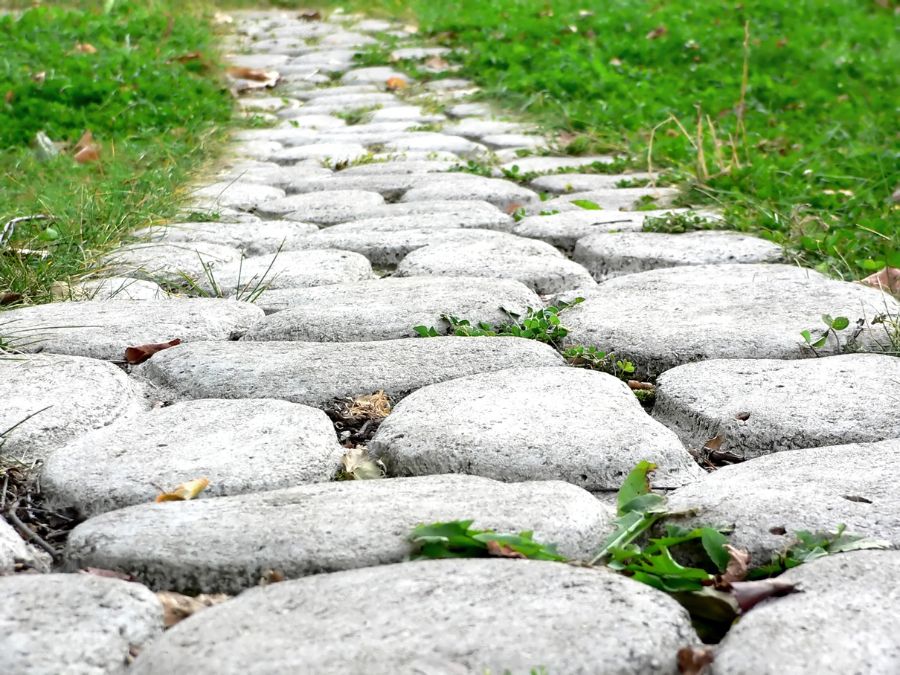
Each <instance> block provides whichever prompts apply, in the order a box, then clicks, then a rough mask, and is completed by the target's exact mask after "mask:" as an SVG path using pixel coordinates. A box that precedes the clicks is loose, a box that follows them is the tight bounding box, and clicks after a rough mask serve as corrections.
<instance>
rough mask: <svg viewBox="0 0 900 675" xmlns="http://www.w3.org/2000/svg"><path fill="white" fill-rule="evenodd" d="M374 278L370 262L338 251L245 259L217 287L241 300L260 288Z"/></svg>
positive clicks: (219, 275) (219, 277) (226, 270)
mask: <svg viewBox="0 0 900 675" xmlns="http://www.w3.org/2000/svg"><path fill="white" fill-rule="evenodd" d="M373 278H375V273H374V272H373V271H372V266H371V265H370V264H369V261H368V260H367V259H366V258H365V257H364V256H361V255H360V254H358V253H354V252H352V251H337V250H315V249H313V250H303V251H282V252H281V253H276V254H270V255H261V256H256V257H253V258H246V259H245V260H242V261H241V262H239V263H233V264H231V265H228V266H226V267H223V268H222V269H221V270H219V272H218V273H217V274H216V284H217V285H218V286H219V288H220V289H221V290H222V291H223V292H226V293H229V294H230V293H233V292H236V293H237V295H238V297H243V296H245V295H246V294H247V292H248V291H253V290H255V289H256V288H257V286H259V287H260V288H266V289H276V288H308V287H310V286H327V285H329V284H340V283H351V282H354V281H364V280H366V279H373Z"/></svg>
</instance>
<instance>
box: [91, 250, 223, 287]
mask: <svg viewBox="0 0 900 675" xmlns="http://www.w3.org/2000/svg"><path fill="white" fill-rule="evenodd" d="M240 257H241V252H240V251H239V250H238V249H236V248H233V247H231V246H223V245H221V244H211V243H208V242H205V241H196V242H178V243H169V242H151V243H139V244H129V245H127V246H121V247H119V248H117V249H115V250H113V251H112V252H111V253H109V254H108V255H106V256H105V257H104V258H103V265H104V267H105V269H107V270H108V271H109V272H111V273H113V274H116V275H119V276H128V277H134V278H135V279H145V280H149V281H156V282H166V283H172V284H178V283H181V282H183V281H184V277H185V275H187V276H189V277H192V278H197V277H204V276H206V270H207V269H211V270H214V269H217V268H218V267H220V266H222V265H225V264H227V263H230V262H233V261H235V260H238V259H239V258H240Z"/></svg>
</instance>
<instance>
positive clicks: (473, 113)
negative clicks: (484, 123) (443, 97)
mask: <svg viewBox="0 0 900 675" xmlns="http://www.w3.org/2000/svg"><path fill="white" fill-rule="evenodd" d="M492 113H493V111H492V110H491V107H490V106H489V105H488V104H487V103H457V104H456V105H454V106H450V108H448V109H447V114H448V115H449V116H450V117H457V118H463V117H490V116H491V114H492Z"/></svg>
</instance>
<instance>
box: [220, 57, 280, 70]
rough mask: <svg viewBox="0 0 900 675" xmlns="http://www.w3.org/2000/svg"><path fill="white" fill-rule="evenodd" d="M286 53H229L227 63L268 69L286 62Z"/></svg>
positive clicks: (241, 66)
mask: <svg viewBox="0 0 900 675" xmlns="http://www.w3.org/2000/svg"><path fill="white" fill-rule="evenodd" d="M289 59H290V56H288V55H287V54H230V55H229V56H228V63H229V64H231V65H233V66H238V67H240V68H253V69H260V70H270V69H272V68H278V66H281V65H284V64H285V63H287V62H288V60H289Z"/></svg>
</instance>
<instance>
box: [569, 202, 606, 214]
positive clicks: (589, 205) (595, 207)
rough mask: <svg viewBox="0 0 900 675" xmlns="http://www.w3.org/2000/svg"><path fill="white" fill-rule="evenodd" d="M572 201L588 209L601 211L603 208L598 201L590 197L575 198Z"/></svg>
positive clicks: (579, 206)
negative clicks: (593, 200)
mask: <svg viewBox="0 0 900 675" xmlns="http://www.w3.org/2000/svg"><path fill="white" fill-rule="evenodd" d="M571 203H572V204H574V205H575V206H577V207H578V208H580V209H585V210H586V211H599V210H600V208H601V207H600V205H599V204H598V203H597V202H592V201H591V200H590V199H573V200H572V201H571Z"/></svg>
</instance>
